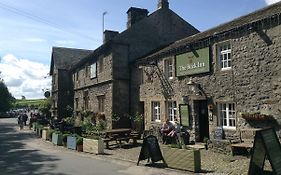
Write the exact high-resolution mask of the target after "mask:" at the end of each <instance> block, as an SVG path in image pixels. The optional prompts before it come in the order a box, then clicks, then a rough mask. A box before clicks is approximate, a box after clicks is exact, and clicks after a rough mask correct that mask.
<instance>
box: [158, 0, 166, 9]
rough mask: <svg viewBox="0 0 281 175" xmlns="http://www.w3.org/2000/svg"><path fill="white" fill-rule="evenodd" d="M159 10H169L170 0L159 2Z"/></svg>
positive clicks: (160, 0)
mask: <svg viewBox="0 0 281 175" xmlns="http://www.w3.org/2000/svg"><path fill="white" fill-rule="evenodd" d="M158 9H169V2H168V0H158Z"/></svg>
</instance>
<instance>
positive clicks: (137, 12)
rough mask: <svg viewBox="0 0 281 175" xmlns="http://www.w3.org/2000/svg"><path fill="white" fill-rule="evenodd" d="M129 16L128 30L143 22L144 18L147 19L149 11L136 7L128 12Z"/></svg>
mask: <svg viewBox="0 0 281 175" xmlns="http://www.w3.org/2000/svg"><path fill="white" fill-rule="evenodd" d="M127 14H128V22H127V28H130V27H132V26H133V25H134V24H135V23H137V22H138V21H140V20H142V19H143V18H145V17H147V15H148V10H147V9H141V8H136V7H131V8H129V10H128V11H127Z"/></svg>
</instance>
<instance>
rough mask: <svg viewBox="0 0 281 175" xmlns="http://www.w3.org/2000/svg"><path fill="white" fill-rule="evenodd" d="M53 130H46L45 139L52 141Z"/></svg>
mask: <svg viewBox="0 0 281 175" xmlns="http://www.w3.org/2000/svg"><path fill="white" fill-rule="evenodd" d="M54 132H55V130H53V129H49V130H48V132H47V140H49V141H52V135H53V133H54Z"/></svg>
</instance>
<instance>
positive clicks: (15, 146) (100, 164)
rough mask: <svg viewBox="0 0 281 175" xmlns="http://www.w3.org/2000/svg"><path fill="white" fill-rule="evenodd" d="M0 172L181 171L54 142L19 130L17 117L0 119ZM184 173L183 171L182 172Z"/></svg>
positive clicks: (105, 174) (111, 174)
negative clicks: (137, 164) (83, 150)
mask: <svg viewBox="0 0 281 175" xmlns="http://www.w3.org/2000/svg"><path fill="white" fill-rule="evenodd" d="M0 174H1V175H2V174H3V175H144V174H145V175H181V174H182V173H180V172H174V171H170V170H164V169H160V168H150V167H145V166H136V165H135V163H131V162H126V161H120V160H114V159H110V158H107V157H106V156H95V155H91V154H86V153H78V152H76V151H71V150H67V149H65V148H61V147H57V146H53V145H52V144H51V143H50V142H46V141H43V140H42V139H38V138H37V137H36V136H35V135H34V134H33V132H32V131H30V130H28V129H27V127H26V129H24V130H19V128H18V126H17V125H16V118H9V119H0ZM185 174H186V173H185Z"/></svg>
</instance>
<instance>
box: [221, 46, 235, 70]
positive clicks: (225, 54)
mask: <svg viewBox="0 0 281 175" xmlns="http://www.w3.org/2000/svg"><path fill="white" fill-rule="evenodd" d="M218 60H219V63H220V69H221V70H229V69H231V67H232V55H231V45H230V43H229V42H227V43H223V44H219V45H218Z"/></svg>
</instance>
